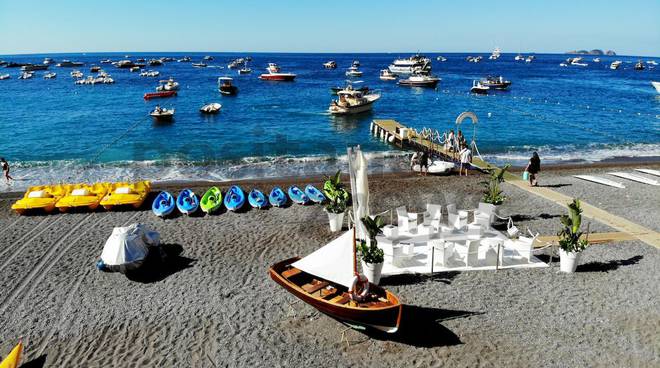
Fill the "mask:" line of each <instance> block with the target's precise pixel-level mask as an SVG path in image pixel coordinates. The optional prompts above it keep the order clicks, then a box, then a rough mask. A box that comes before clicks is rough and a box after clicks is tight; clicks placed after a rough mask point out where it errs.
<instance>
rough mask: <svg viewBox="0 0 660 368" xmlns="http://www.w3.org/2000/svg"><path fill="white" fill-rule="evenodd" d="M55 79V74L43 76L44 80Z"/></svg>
mask: <svg viewBox="0 0 660 368" xmlns="http://www.w3.org/2000/svg"><path fill="white" fill-rule="evenodd" d="M55 77H57V73H53V72H50V73H46V74H44V79H54V78H55Z"/></svg>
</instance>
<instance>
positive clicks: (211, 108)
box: [199, 102, 222, 114]
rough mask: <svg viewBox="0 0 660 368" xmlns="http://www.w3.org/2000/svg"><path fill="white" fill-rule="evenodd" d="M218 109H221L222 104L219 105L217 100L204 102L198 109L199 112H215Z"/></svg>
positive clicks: (217, 111)
mask: <svg viewBox="0 0 660 368" xmlns="http://www.w3.org/2000/svg"><path fill="white" fill-rule="evenodd" d="M220 109H222V105H220V104H219V103H217V102H212V103H210V104H206V105H204V106H202V107H201V108H200V109H199V112H201V113H204V114H217V113H219V112H220Z"/></svg>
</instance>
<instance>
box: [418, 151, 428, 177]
mask: <svg viewBox="0 0 660 368" xmlns="http://www.w3.org/2000/svg"><path fill="white" fill-rule="evenodd" d="M428 173H429V153H428V151H423V152H422V156H421V157H420V159H419V175H420V176H422V174H423V175H424V176H426V175H427V174H428Z"/></svg>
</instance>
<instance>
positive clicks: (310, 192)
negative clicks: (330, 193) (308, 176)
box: [305, 184, 325, 203]
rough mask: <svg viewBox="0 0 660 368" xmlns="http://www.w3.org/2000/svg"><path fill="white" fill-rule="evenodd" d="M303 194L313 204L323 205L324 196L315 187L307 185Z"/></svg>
mask: <svg viewBox="0 0 660 368" xmlns="http://www.w3.org/2000/svg"><path fill="white" fill-rule="evenodd" d="M305 194H307V197H309V199H311V200H312V202H315V203H323V202H324V201H325V195H323V193H321V191H320V190H318V189H316V187H315V186H313V185H312V184H307V186H306V187H305Z"/></svg>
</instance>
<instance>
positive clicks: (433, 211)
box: [424, 203, 442, 230]
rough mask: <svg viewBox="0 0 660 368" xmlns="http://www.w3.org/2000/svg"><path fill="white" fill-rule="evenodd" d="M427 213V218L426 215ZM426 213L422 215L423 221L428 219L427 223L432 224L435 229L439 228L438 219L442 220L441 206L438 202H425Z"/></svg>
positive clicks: (425, 221)
mask: <svg viewBox="0 0 660 368" xmlns="http://www.w3.org/2000/svg"><path fill="white" fill-rule="evenodd" d="M426 214H428V218H427V215H426ZM426 214H425V216H424V223H425V224H426V223H427V221H428V225H431V226H433V227H434V228H435V229H436V230H439V229H440V221H441V220H442V206H441V205H439V204H430V203H429V204H427V205H426Z"/></svg>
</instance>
